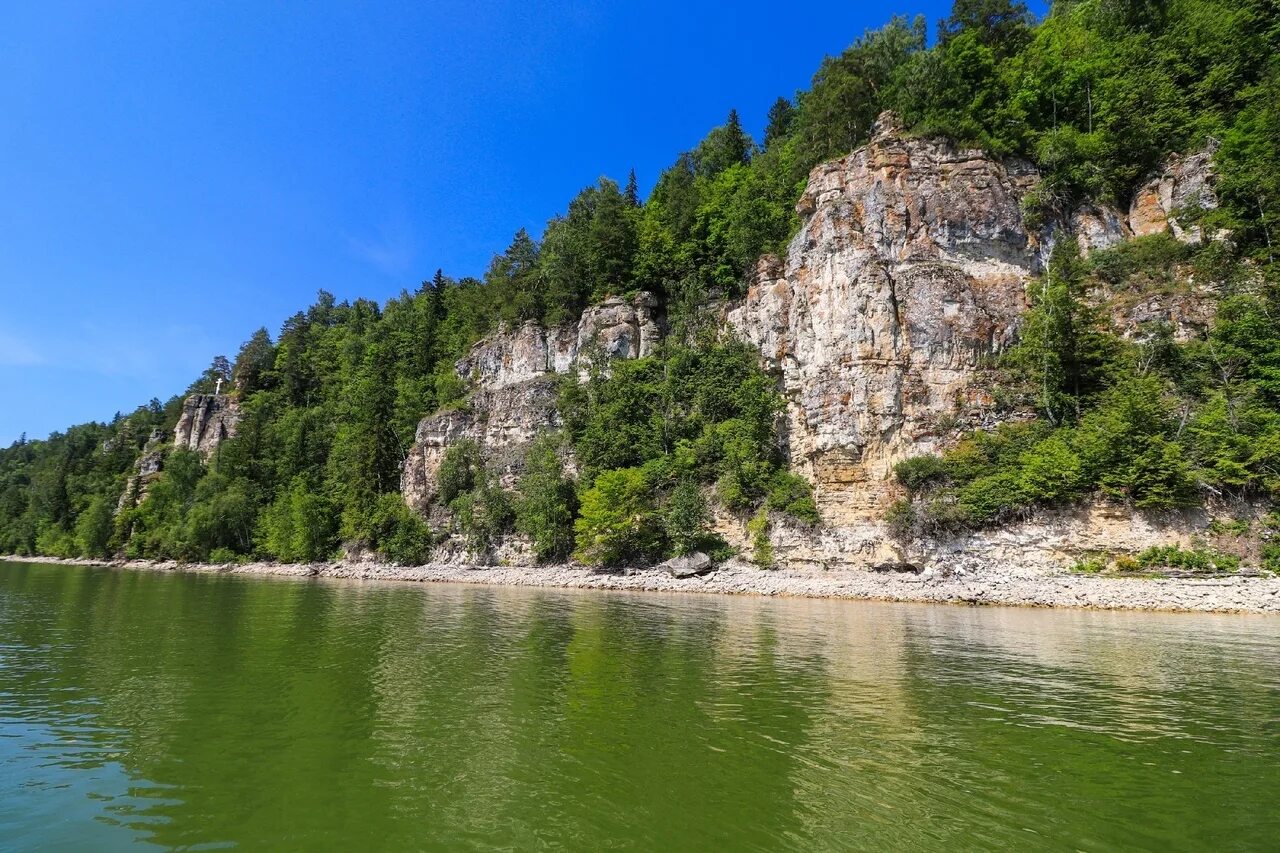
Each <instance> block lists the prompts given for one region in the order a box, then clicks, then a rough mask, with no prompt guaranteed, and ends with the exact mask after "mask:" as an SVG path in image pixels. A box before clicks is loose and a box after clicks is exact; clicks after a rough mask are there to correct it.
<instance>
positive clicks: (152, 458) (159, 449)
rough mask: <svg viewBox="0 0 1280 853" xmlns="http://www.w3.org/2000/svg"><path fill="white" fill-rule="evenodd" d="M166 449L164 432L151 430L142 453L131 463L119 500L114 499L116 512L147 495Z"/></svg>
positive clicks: (162, 461)
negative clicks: (131, 469) (130, 472)
mask: <svg viewBox="0 0 1280 853" xmlns="http://www.w3.org/2000/svg"><path fill="white" fill-rule="evenodd" d="M167 449H168V448H167V447H166V446H165V445H164V433H163V432H161V431H160V430H158V429H155V430H152V431H151V435H150V436H149V437H148V438H147V443H146V444H145V445H143V447H142V454H141V455H139V456H138V461H137V462H135V463H134V464H133V473H132V474H130V475H129V479H127V480H125V483H124V491H123V492H121V493H120V500H118V501H116V512H120V511H122V510H126V509H129V508H131V507H134V506H137V505H138V504H139V503H141V502H142V499H143V498H145V497H146V496H147V489H148V488H149V487H150V486H151V484H152V483H153V482H155V480H156V478H157V477H159V476H160V471H161V469H163V468H164V456H165V452H166V451H167Z"/></svg>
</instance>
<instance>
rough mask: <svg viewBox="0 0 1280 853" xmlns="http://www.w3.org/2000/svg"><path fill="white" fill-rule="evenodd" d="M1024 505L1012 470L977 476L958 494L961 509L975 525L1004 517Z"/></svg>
mask: <svg viewBox="0 0 1280 853" xmlns="http://www.w3.org/2000/svg"><path fill="white" fill-rule="evenodd" d="M1026 502H1027V501H1026V498H1025V496H1024V494H1023V491H1022V484H1021V482H1020V481H1019V479H1018V476H1017V473H1016V472H1014V471H997V472H996V473H994V474H990V475H988V476H986V477H980V478H978V479H977V480H974V481H973V482H972V483H970V484H969V485H967V486H965V487H964V488H962V489H961V490H960V492H959V505H960V509H961V510H962V512H963V513H964V515H965V516H967V518H968V519H969V520H970V521H971V522H973V523H978V524H985V523H989V522H993V521H998V520H1000V519H1003V518H1007V517H1008V516H1009V515H1011V514H1012V513H1013V512H1014V511H1016V510H1019V509H1022V508H1023V507H1024V506H1025V505H1026Z"/></svg>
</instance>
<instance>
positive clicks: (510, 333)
mask: <svg viewBox="0 0 1280 853" xmlns="http://www.w3.org/2000/svg"><path fill="white" fill-rule="evenodd" d="M663 334H664V331H663V318H662V316H661V314H660V312H659V310H658V299H657V297H656V296H654V295H653V294H652V293H640V294H637V295H636V296H635V297H633V298H631V299H623V298H622V297H620V296H611V297H609V298H608V299H605V300H604V301H603V302H601V303H599V304H597V305H593V306H591V307H589V308H587V309H586V310H585V311H583V312H582V317H581V318H580V319H579V320H578V322H577V324H576V325H575V324H570V325H565V326H556V327H554V328H550V329H548V328H545V327H543V326H542V325H541V324H540V323H538V322H536V321H533V320H530V321H529V322H527V323H525V324H524V325H522V326H520V327H518V328H515V329H510V328H504V329H500V330H499V331H498V332H497V333H495V334H493V335H490V336H489V337H487V338H485V339H484V340H482V341H480V342H479V343H477V344H476V345H475V346H473V347H472V348H471V352H469V353H468V354H467V356H466V357H465V358H463V359H461V360H460V361H459V362H458V364H457V367H456V369H457V372H458V375H459V376H460V377H462V379H463V380H465V381H467V382H469V383H471V384H472V385H473V386H474V387H476V388H483V389H489V390H493V389H498V388H504V387H506V386H508V385H516V384H519V383H521V382H529V381H531V380H534V379H537V378H539V377H542V376H545V375H547V374H549V373H567V372H568V371H569V370H571V369H572V368H574V367H578V366H579V365H580V362H582V361H583V360H584V359H586V358H589V357H590V354H591V353H592V352H595V351H599V352H600V353H602V354H603V355H605V356H607V357H609V358H640V357H643V356H647V355H649V354H651V353H652V352H653V348H654V346H655V345H656V344H657V342H658V341H659V340H661V339H662V336H663Z"/></svg>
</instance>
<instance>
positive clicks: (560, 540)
mask: <svg viewBox="0 0 1280 853" xmlns="http://www.w3.org/2000/svg"><path fill="white" fill-rule="evenodd" d="M562 444H563V439H562V437H561V436H559V435H556V434H547V435H543V436H539V437H538V438H537V439H536V440H535V441H534V442H533V444H532V445H530V447H529V450H528V452H527V454H526V455H525V462H524V474H523V475H522V476H521V477H520V484H519V487H518V488H517V490H516V491H517V495H516V500H515V524H516V529H517V530H519V531H520V532H521V533H523V534H525V535H526V536H528V537H529V538H530V539H531V540H533V552H534V554H535V555H537V557H538V559H539V560H563V559H564V558H566V557H568V556H569V553H570V552H571V551H572V550H573V536H574V533H573V519H574V516H575V515H576V513H577V510H578V496H577V492H576V490H575V489H574V484H573V481H572V480H570V479H569V478H568V477H566V476H565V475H564V466H563V464H562V462H561V460H560V449H561V446H562Z"/></svg>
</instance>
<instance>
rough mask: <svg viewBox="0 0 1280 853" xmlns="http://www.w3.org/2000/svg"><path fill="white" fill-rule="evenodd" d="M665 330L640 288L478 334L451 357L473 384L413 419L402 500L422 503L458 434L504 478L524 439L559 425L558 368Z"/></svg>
mask: <svg viewBox="0 0 1280 853" xmlns="http://www.w3.org/2000/svg"><path fill="white" fill-rule="evenodd" d="M663 333H664V332H663V318H662V315H661V312H660V311H659V306H658V300H657V299H656V298H655V297H654V296H653V295H652V294H649V293H641V294H638V295H637V296H636V297H635V298H633V299H622V298H618V297H614V298H610V299H606V300H605V301H604V302H601V303H600V304H598V305H595V306H592V307H591V308H588V309H587V310H586V311H584V312H583V314H582V317H581V318H580V319H579V321H578V322H577V323H576V324H569V325H564V326H557V327H553V328H545V327H543V326H542V325H541V324H539V323H536V322H529V323H525V324H524V325H522V326H520V327H518V328H515V329H503V330H501V331H499V332H498V333H496V334H494V335H491V336H489V337H487V338H485V339H484V340H482V341H480V342H479V343H477V344H476V345H475V346H473V347H472V348H471V352H470V353H468V354H467V356H466V357H465V358H463V359H461V360H459V361H458V363H457V365H456V370H457V372H458V376H459V377H460V378H462V379H463V380H464V381H465V382H466V383H467V386H468V388H470V389H471V394H470V396H469V397H468V399H467V401H466V404H465V405H464V406H463V407H462V408H459V409H456V410H450V411H445V412H440V413H437V414H434V415H431V416H429V417H426V418H424V419H423V420H422V421H421V422H420V423H419V424H418V430H417V434H416V436H415V443H414V446H413V448H412V450H410V452H409V457H408V459H407V460H406V462H405V466H404V471H403V474H402V476H401V491H402V492H403V493H404V496H405V500H406V501H407V502H408V503H409V505H410V506H412V507H414V508H415V509H417V510H419V511H421V512H425V511H426V510H427V509H428V507H429V505H430V503H431V500H432V499H433V498H434V497H435V495H436V484H435V483H436V472H437V471H438V470H439V468H440V462H441V460H443V459H444V454H445V452H446V451H447V450H448V449H449V448H450V447H452V446H453V445H455V444H457V443H458V442H459V441H462V440H463V439H472V440H474V441H475V442H476V443H477V444H478V445H479V446H480V448H481V451H482V452H483V453H484V455H485V456H486V458H487V461H488V462H489V464H490V465H492V466H493V467H495V468H497V469H498V470H499V471H500V472H502V474H503V476H504V479H505V480H506V481H507V484H508V485H510V483H511V481H512V480H514V478H515V475H516V474H517V473H518V472H519V468H520V464H521V462H522V460H523V451H524V448H525V447H526V446H527V445H528V443H529V442H530V441H532V440H533V439H534V438H535V437H536V436H537V435H538V434H539V433H540V432H544V431H546V430H549V429H554V428H555V427H557V426H559V416H558V414H557V413H556V388H555V377H556V375H557V374H563V373H568V372H569V371H571V370H582V369H584V368H585V367H586V365H587V364H588V363H590V362H591V361H593V360H596V359H600V358H604V359H614V358H640V357H643V356H646V355H649V354H650V353H651V352H652V351H653V348H654V346H655V345H656V344H657V342H658V341H659V340H661V338H662V336H663Z"/></svg>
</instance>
